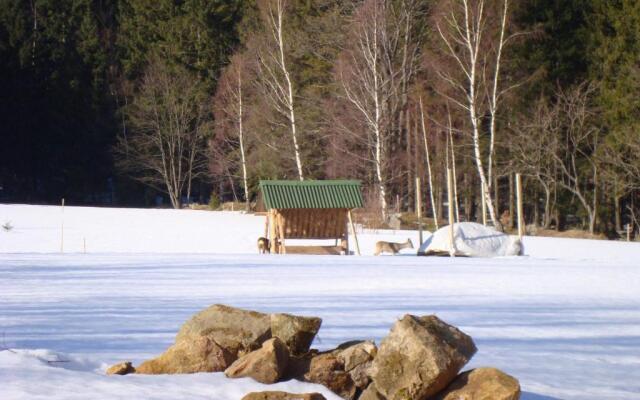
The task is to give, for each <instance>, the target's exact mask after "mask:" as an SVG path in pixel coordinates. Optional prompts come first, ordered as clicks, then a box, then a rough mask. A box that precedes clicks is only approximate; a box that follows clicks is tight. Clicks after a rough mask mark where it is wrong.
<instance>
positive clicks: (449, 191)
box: [447, 168, 456, 257]
mask: <svg viewBox="0 0 640 400" xmlns="http://www.w3.org/2000/svg"><path fill="white" fill-rule="evenodd" d="M447 201H448V202H449V207H448V208H449V245H450V249H449V255H450V256H451V257H455V256H456V244H455V237H454V234H453V224H454V223H455V217H454V214H453V213H454V209H453V173H452V172H451V168H447Z"/></svg>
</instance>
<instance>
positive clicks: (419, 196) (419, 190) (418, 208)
mask: <svg viewBox="0 0 640 400" xmlns="http://www.w3.org/2000/svg"><path fill="white" fill-rule="evenodd" d="M416 214H417V215H418V241H419V242H420V244H419V245H418V248H420V247H422V188H421V187H420V178H419V177H416Z"/></svg>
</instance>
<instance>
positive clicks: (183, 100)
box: [116, 59, 211, 208]
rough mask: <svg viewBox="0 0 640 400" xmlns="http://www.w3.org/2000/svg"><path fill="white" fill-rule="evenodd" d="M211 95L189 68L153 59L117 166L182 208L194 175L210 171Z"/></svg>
mask: <svg viewBox="0 0 640 400" xmlns="http://www.w3.org/2000/svg"><path fill="white" fill-rule="evenodd" d="M208 109H209V98H208V96H207V94H206V92H205V90H204V87H203V85H202V82H201V81H200V79H198V78H197V77H196V76H194V75H193V74H191V73H190V72H189V71H187V70H186V69H184V68H181V67H175V66H168V65H167V64H166V63H164V62H163V61H160V60H158V59H154V60H152V61H151V62H150V64H149V66H148V67H147V70H146V72H145V74H144V76H143V78H142V81H141V84H140V90H139V92H138V93H137V94H136V95H135V97H134V100H133V103H132V104H131V105H130V106H129V108H128V109H127V110H126V114H127V117H128V119H129V120H130V126H131V130H130V133H129V135H128V137H127V138H126V140H125V138H123V137H121V138H120V140H119V142H118V144H117V145H116V155H117V156H118V165H119V166H120V167H121V168H123V169H125V170H126V171H128V172H130V173H131V174H132V175H133V176H134V178H136V179H138V180H139V181H141V182H143V183H145V184H147V185H149V186H151V187H154V188H156V189H158V190H162V191H164V192H166V193H167V194H168V195H169V198H170V200H171V204H172V205H173V207H174V208H180V206H181V198H182V195H186V197H187V199H189V198H190V196H191V184H192V182H193V180H194V179H196V178H198V177H200V176H202V175H203V174H205V173H206V170H207V169H206V157H205V149H206V145H205V143H206V140H205V138H206V135H207V134H208V133H209V130H210V127H211V125H210V124H211V118H210V112H209V110H208Z"/></svg>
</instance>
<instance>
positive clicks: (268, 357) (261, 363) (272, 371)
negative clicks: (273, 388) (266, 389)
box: [224, 338, 289, 384]
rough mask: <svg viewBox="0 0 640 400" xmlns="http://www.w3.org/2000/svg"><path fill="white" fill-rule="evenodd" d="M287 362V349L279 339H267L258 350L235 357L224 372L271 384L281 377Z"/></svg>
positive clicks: (233, 376) (231, 375)
mask: <svg viewBox="0 0 640 400" xmlns="http://www.w3.org/2000/svg"><path fill="white" fill-rule="evenodd" d="M288 362H289V349H288V348H287V345H285V344H284V343H283V342H282V341H281V340H280V339H278V338H273V339H269V340H267V341H266V342H264V344H263V345H262V348H260V349H259V350H256V351H253V352H251V353H249V354H246V355H244V356H242V357H240V358H239V359H237V360H236V361H235V362H234V363H233V364H232V365H231V366H230V367H229V368H227V370H226V371H224V374H225V375H226V376H227V377H229V378H243V377H250V378H253V379H254V380H256V381H258V382H260V383H265V384H271V383H276V382H278V381H279V380H280V378H281V377H282V375H283V373H284V371H285V369H286V368H287V363H288Z"/></svg>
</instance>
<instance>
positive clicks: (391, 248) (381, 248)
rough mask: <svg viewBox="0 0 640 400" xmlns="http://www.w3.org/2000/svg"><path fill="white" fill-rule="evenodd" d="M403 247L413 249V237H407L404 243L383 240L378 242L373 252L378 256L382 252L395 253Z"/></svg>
mask: <svg viewBox="0 0 640 400" xmlns="http://www.w3.org/2000/svg"><path fill="white" fill-rule="evenodd" d="M402 249H413V242H412V241H411V239H407V241H406V242H404V243H393V242H384V241H382V240H381V241H379V242H376V251H375V252H374V253H373V254H374V255H376V256H379V255H380V254H381V253H391V254H394V255H395V254H398V252H399V251H400V250H402Z"/></svg>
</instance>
